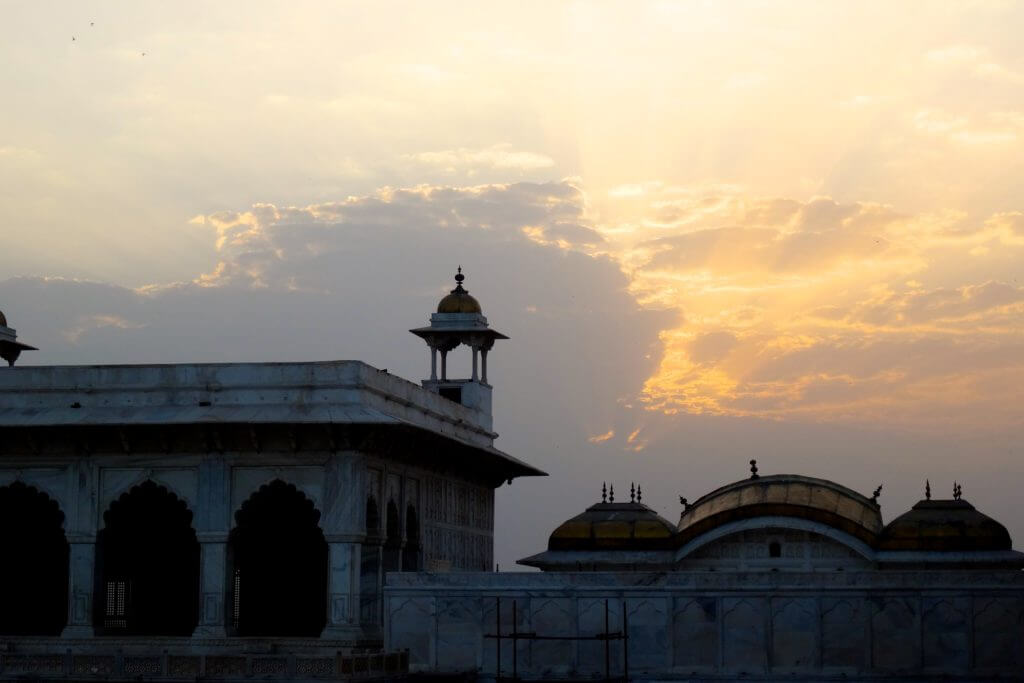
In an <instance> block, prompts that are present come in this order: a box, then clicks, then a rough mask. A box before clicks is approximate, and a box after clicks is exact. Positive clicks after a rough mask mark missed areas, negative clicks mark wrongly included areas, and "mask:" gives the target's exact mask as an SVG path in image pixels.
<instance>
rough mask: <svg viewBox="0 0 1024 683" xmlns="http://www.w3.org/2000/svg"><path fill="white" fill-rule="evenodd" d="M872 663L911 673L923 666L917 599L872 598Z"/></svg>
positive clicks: (881, 667)
mask: <svg viewBox="0 0 1024 683" xmlns="http://www.w3.org/2000/svg"><path fill="white" fill-rule="evenodd" d="M870 605H871V610H872V614H871V666H872V667H873V668H875V669H877V670H879V671H884V672H910V671H913V670H915V669H918V668H919V667H920V666H921V626H920V623H919V621H918V618H919V615H918V609H917V600H916V599H915V598H911V597H892V598H888V597H886V598H871V599H870Z"/></svg>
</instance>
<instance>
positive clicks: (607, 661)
mask: <svg viewBox="0 0 1024 683" xmlns="http://www.w3.org/2000/svg"><path fill="white" fill-rule="evenodd" d="M610 645H611V639H610V638H609V637H608V598H605V599H604V680H606V681H608V680H611V679H610V678H609V676H611V666H610V663H611V653H610V652H609V650H608V648H609V646H610Z"/></svg>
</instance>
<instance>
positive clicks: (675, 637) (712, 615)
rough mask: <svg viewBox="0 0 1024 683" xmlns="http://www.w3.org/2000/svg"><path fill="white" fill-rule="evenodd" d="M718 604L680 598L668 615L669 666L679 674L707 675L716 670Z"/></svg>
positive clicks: (708, 600)
mask: <svg viewBox="0 0 1024 683" xmlns="http://www.w3.org/2000/svg"><path fill="white" fill-rule="evenodd" d="M718 652H719V642H718V601H717V600H716V599H715V598H713V597H710V598H696V597H680V598H676V599H675V606H674V609H673V613H672V655H673V662H672V664H673V666H674V667H676V668H677V669H678V670H679V671H681V672H691V671H696V672H709V671H714V670H715V669H716V668H717V667H718Z"/></svg>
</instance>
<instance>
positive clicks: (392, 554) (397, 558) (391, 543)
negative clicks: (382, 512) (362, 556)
mask: <svg viewBox="0 0 1024 683" xmlns="http://www.w3.org/2000/svg"><path fill="white" fill-rule="evenodd" d="M401 524H402V520H401V518H400V517H399V516H398V506H397V505H395V501H394V500H389V501H388V509H387V517H386V519H385V525H386V531H387V533H386V535H385V537H384V573H385V574H387V573H388V572H398V571H401V570H402V526H401Z"/></svg>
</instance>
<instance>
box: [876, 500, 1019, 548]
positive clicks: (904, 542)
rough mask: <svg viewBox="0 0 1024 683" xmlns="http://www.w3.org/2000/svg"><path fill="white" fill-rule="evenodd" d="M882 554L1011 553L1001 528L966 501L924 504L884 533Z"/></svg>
mask: <svg viewBox="0 0 1024 683" xmlns="http://www.w3.org/2000/svg"><path fill="white" fill-rule="evenodd" d="M878 548H879V549H880V550H931V551H940V552H941V551H959V552H963V551H972V550H1010V549H1011V548H1012V544H1011V541H1010V534H1009V532H1008V531H1007V530H1006V527H1004V526H1003V525H1002V524H1000V523H999V522H997V521H996V520H994V519H992V518H991V517H989V516H988V515H984V514H982V513H980V512H978V511H977V510H976V509H974V506H973V505H971V504H970V503H968V502H967V501H966V500H922V501H919V502H918V503H917V505H915V506H914V507H913V508H911V510H910V511H909V512H905V513H904V514H902V515H900V516H899V517H897V518H896V519H894V520H893V521H891V522H889V524H888V525H887V526H886V527H885V529H883V530H882V533H881V535H880V537H879V540H878Z"/></svg>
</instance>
